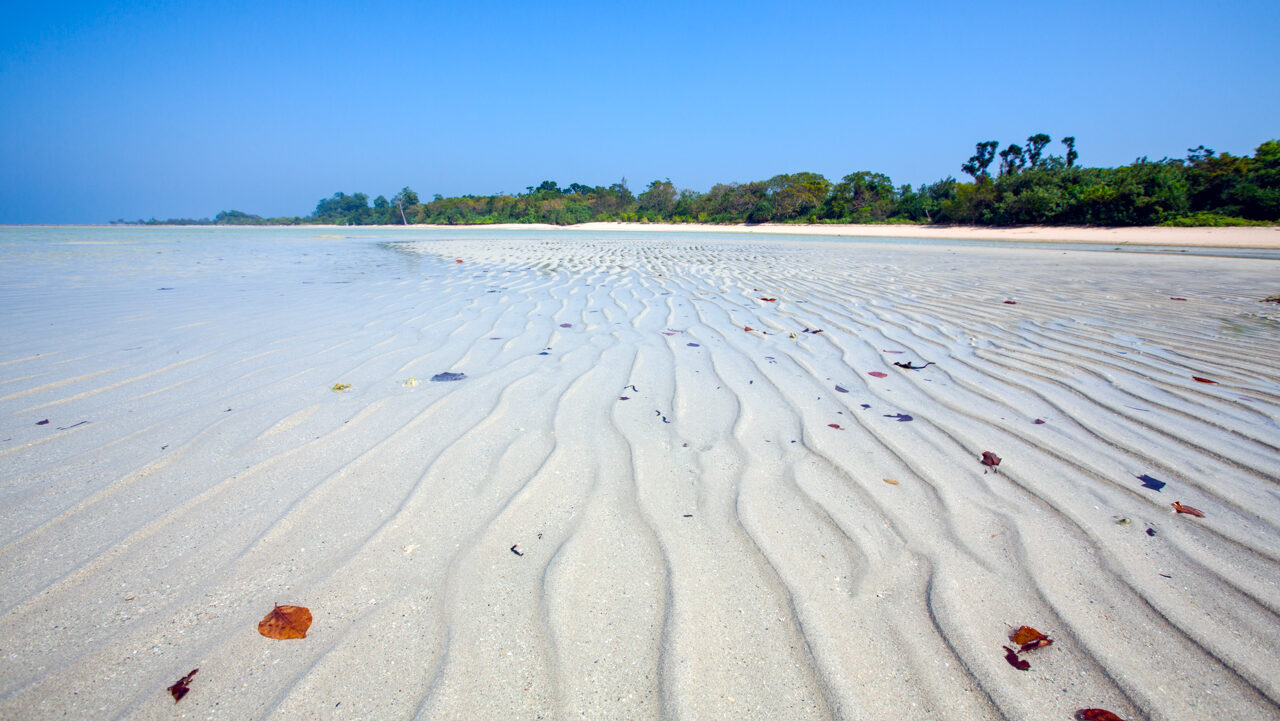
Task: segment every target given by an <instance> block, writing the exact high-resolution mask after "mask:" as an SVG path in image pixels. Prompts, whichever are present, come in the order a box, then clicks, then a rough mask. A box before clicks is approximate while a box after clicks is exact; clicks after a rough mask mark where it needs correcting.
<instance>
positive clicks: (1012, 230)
mask: <svg viewBox="0 0 1280 721" xmlns="http://www.w3.org/2000/svg"><path fill="white" fill-rule="evenodd" d="M3 227H12V228H58V227H62V228H235V229H249V228H317V229H330V228H343V229H363V230H394V229H405V230H409V229H433V230H435V229H441V230H452V231H463V232H467V231H472V230H476V231H479V230H578V231H581V230H592V231H602V232H651V233H751V234H759V235H805V236H815V237H818V238H822V237H828V238H839V237H848V238H921V239H926V240H979V241H995V242H1009V243H1079V244H1082V245H1119V246H1126V245H1130V246H1175V247H1203V248H1244V249H1259V250H1280V225H1272V226H1247V227H1225V228H1214V227H1196V228H1171V227H1165V226H1134V227H1091V226H1017V227H989V226H976V225H903V224H888V223H881V224H834V223H833V224H825V223H824V224H809V225H791V224H786V223H761V224H758V225H747V224H737V225H711V224H696V223H622V222H590V223H579V224H577V225H550V224H547V223H493V224H488V225H435V224H426V223H423V224H413V225H407V226H405V225H355V226H351V225H323V224H316V225H155V226H149V225H74V224H73V225H14V226H3Z"/></svg>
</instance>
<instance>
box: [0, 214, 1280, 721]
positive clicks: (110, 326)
mask: <svg viewBox="0 0 1280 721" xmlns="http://www.w3.org/2000/svg"><path fill="white" fill-rule="evenodd" d="M326 242H332V241H326ZM360 247H362V248H364V249H365V251H367V253H366V254H363V255H360V256H358V257H357V258H355V259H353V260H350V261H349V262H346V261H344V262H343V263H339V264H337V265H336V266H335V269H329V270H325V271H323V272H321V271H313V270H309V271H308V273H309V274H305V275H289V274H288V272H286V271H283V270H282V271H280V273H279V274H277V275H276V276H274V278H273V279H269V278H266V275H265V274H263V273H259V275H262V276H263V277H262V278H258V279H256V280H247V281H244V283H242V284H239V285H235V284H225V285H217V286H199V287H196V286H195V285H194V282H193V284H188V287H186V288H184V287H183V285H182V283H176V284H175V286H176V287H175V289H174V290H173V291H164V292H165V293H167V295H158V294H157V293H158V291H156V290H154V288H155V286H157V285H158V283H155V282H152V280H151V279H150V278H149V277H148V275H147V272H148V271H147V269H146V267H145V265H142V266H138V267H137V268H136V269H135V270H133V271H130V272H135V273H137V275H138V278H139V279H140V280H139V283H140V284H144V285H145V290H142V289H141V285H140V286H139V289H135V290H127V289H124V288H127V285H128V284H127V283H123V282H121V283H118V284H116V285H117V286H119V287H118V288H117V290H115V291H112V292H107V291H106V290H103V291H101V292H99V293H96V294H95V293H91V292H90V291H86V290H85V289H84V286H83V284H81V283H80V282H79V280H77V282H76V283H75V284H73V285H68V286H67V287H66V289H65V293H63V292H61V291H58V290H57V289H56V288H55V289H54V290H52V291H49V295H47V296H42V297H41V298H42V300H41V301H40V302H39V303H37V302H35V301H33V300H30V298H31V297H32V296H30V292H32V291H31V290H30V287H31V284H29V283H27V282H25V281H24V282H23V283H22V284H17V283H16V282H15V283H10V284H8V285H6V286H4V287H0V301H2V302H3V303H4V307H5V310H6V312H8V313H9V314H10V315H9V317H10V318H12V319H13V320H12V321H10V328H9V331H10V332H9V334H8V335H9V336H10V337H9V338H8V339H7V340H6V341H5V342H4V345H3V351H4V355H3V356H0V363H2V364H0V417H2V418H3V419H4V421H3V424H4V429H3V430H0V435H4V436H6V438H5V439H4V442H3V443H2V444H0V464H3V474H2V476H0V501H3V511H2V512H0V717H2V718H53V717H61V716H63V715H66V716H68V717H78V718H124V717H128V718H171V717H173V716H174V714H175V713H178V714H180V715H183V716H189V717H196V716H211V717H219V718H236V719H244V718H282V719H292V718H297V719H320V718H332V719H367V718H403V719H444V718H456V719H479V718H494V719H498V718H511V719H515V718H593V719H594V718H610V719H612V718H618V719H621V718H654V719H656V718H671V719H676V718H687V719H705V718H724V719H738V718H759V719H826V718H833V719H834V718H839V719H886V718H894V719H921V720H924V719H1030V718H1042V719H1068V718H1071V717H1072V714H1073V713H1074V711H1075V710H1076V709H1077V708H1081V707H1104V708H1110V709H1112V710H1113V711H1115V712H1117V713H1119V714H1120V715H1121V716H1124V717H1125V718H1132V719H1138V718H1149V719H1192V718H1237V719H1275V718H1280V672H1277V670H1276V659H1277V658H1280V492H1278V486H1277V482H1278V480H1280V371H1278V370H1277V365H1276V360H1275V359H1276V355H1277V351H1280V313H1278V312H1277V311H1278V310H1280V309H1277V308H1275V307H1273V306H1267V305H1263V304H1260V303H1258V302H1257V299H1258V298H1261V297H1264V296H1266V295H1271V294H1274V293H1275V292H1277V288H1276V287H1275V279H1276V262H1275V261H1267V260H1248V259H1232V258H1212V257H1178V256H1158V255H1129V254H1110V253H1097V252H1085V251H1068V252H1061V251H1049V250H1044V249H1036V250H1030V249H997V248H980V247H958V246H955V247H953V246H921V247H901V246H898V247H895V246H893V245H890V244H878V243H840V242H820V241H775V240H769V239H766V238H761V237H752V238H744V237H740V236H739V237H734V236H726V237H717V236H706V235H704V236H697V237H694V236H690V237H684V236H678V235H671V236H670V237H662V238H659V239H656V240H655V239H650V238H643V237H628V236H625V235H617V236H610V237H606V238H602V237H600V236H593V235H591V234H589V233H581V232H579V233H572V232H570V233H541V234H538V233H532V234H525V235H522V234H511V233H507V234H500V235H498V236H496V237H494V238H490V239H482V238H480V237H477V236H476V235H475V234H471V235H468V236H465V237H464V238H462V239H457V238H455V239H451V240H417V241H405V242H397V243H392V244H389V245H384V246H380V247H378V248H377V249H376V251H371V250H369V248H370V247H372V246H369V245H368V244H366V245H364V246H360ZM254 253H257V251H254ZM254 253H246V255H245V256H244V259H243V262H244V263H245V267H246V268H249V267H258V266H252V264H251V263H250V261H251V260H252V259H255V258H257V259H258V260H254V261H253V262H254V263H260V262H264V261H261V258H260V256H259V255H255V254H254ZM459 259H460V260H462V261H463V262H462V263H457V262H456V261H457V260H459ZM375 261H376V262H375ZM66 262H70V261H66V260H64V259H60V260H59V263H60V265H59V267H62V266H61V264H62V263H66ZM113 262H116V261H115V260H113ZM279 262H280V263H281V264H282V265H281V267H282V268H283V267H284V265H283V263H284V261H283V260H281V261H279ZM59 272H61V271H59ZM226 277H227V278H231V277H233V276H232V274H230V273H228V275H227V276H226ZM335 280H336V281H340V282H331V281H335ZM50 282H51V283H52V282H53V281H50ZM20 290H21V291H22V292H19V291H20ZM60 293H61V294H60ZM1175 297H1176V298H1186V300H1173V299H1172V298H1175ZM764 298H772V299H776V300H763V299H764ZM158 299H162V300H163V302H158ZM1006 301H1008V302H1006ZM748 329H749V330H748ZM818 330H820V331H821V333H817V332H814V331H818ZM926 361H931V362H933V363H934V365H930V366H928V367H927V368H925V369H924V370H907V369H903V368H901V367H898V366H895V365H894V363H895V362H902V363H907V362H910V363H914V364H916V365H918V364H921V363H923V362H926ZM444 371H451V372H457V373H463V374H465V378H464V379H463V380H461V381H457V382H449V383H436V382H431V381H430V380H429V379H430V378H431V377H432V376H433V375H436V374H438V373H441V372H444ZM871 372H878V373H883V374H885V376H884V377H875V376H872V375H870V373H871ZM1195 376H1199V377H1202V378H1207V379H1211V380H1214V381H1216V383H1213V384H1210V383H1202V382H1198V381H1196V380H1194V378H1193V377H1195ZM410 378H415V379H416V380H417V381H418V383H417V384H416V385H415V384H406V381H407V380H409V379H410ZM335 383H349V384H351V388H350V390H348V391H347V392H343V393H338V392H334V391H332V390H331V388H332V386H333V385H334V384H335ZM837 386H839V387H840V389H842V390H837V388H836V387H837ZM46 418H47V419H49V423H48V424H44V425H37V421H41V420H43V419H46ZM1037 420H1039V421H1043V422H1042V423H1037V422H1036V421H1037ZM82 421H85V422H84V423H81V422H82ZM833 426H835V427H833ZM984 450H990V451H994V452H996V453H997V454H999V455H1000V456H1001V457H1002V458H1003V459H1004V460H1003V462H1002V463H1001V465H1000V466H999V472H998V473H997V472H994V471H993V470H991V469H989V468H987V467H986V466H983V465H982V464H980V463H979V462H978V458H979V456H980V455H981V453H982V451H984ZM886 479H888V480H891V481H896V483H889V482H886ZM1144 479H1155V480H1158V481H1161V482H1163V483H1165V484H1166V485H1165V486H1164V487H1163V488H1162V489H1161V490H1159V491H1157V490H1154V489H1152V488H1149V487H1145V486H1144V484H1143V480H1144ZM1150 485H1154V484H1150ZM1172 501H1180V502H1182V503H1185V504H1189V505H1191V506H1194V507H1196V508H1199V509H1201V510H1202V511H1204V512H1205V516H1206V517H1205V518H1202V519H1201V518H1193V517H1190V516H1186V515H1178V514H1175V513H1174V511H1173V509H1172V508H1171V507H1170V503H1171V502H1172ZM512 549H514V551H513V550H512ZM516 551H518V553H517V552H516ZM275 602H279V603H291V604H298V605H306V606H308V607H310V608H311V609H312V611H313V613H314V615H315V618H316V622H315V624H314V626H313V627H312V631H311V634H310V636H309V637H308V638H307V639H305V640H303V641H291V642H272V641H267V640H265V639H263V638H261V637H260V636H258V635H257V633H256V632H255V624H256V621H257V619H258V618H260V617H261V616H262V614H263V613H265V611H266V610H268V609H270V607H271V604H272V603H275ZM1021 624H1030V625H1033V626H1035V627H1037V628H1039V629H1041V630H1044V631H1047V632H1048V633H1049V634H1050V635H1051V636H1052V637H1053V638H1054V639H1055V644H1054V645H1053V646H1051V647H1049V648H1046V649H1041V650H1038V651H1035V652H1033V653H1031V654H1028V656H1027V658H1028V660H1029V661H1030V662H1031V664H1032V668H1031V670H1030V671H1026V672H1022V671H1018V670H1015V669H1014V668H1012V667H1011V666H1009V665H1008V664H1007V663H1006V662H1005V659H1004V657H1003V652H1002V651H1001V649H1000V647H1001V645H1002V644H1004V643H1007V636H1008V633H1009V631H1010V630H1011V629H1012V628H1013V627H1016V626H1018V625H1021ZM195 667H199V668H200V669H201V670H200V673H199V675H198V676H197V677H196V678H195V680H194V681H193V683H192V691H191V693H190V694H189V696H187V698H185V699H184V700H183V701H182V703H181V705H179V706H177V707H176V709H175V708H174V707H173V702H172V701H171V700H170V698H169V697H168V695H167V694H165V693H164V688H165V687H166V686H167V685H168V684H170V683H172V682H173V681H175V680H177V678H178V677H180V676H182V675H183V674H185V673H186V672H187V671H189V670H190V669H191V668H195Z"/></svg>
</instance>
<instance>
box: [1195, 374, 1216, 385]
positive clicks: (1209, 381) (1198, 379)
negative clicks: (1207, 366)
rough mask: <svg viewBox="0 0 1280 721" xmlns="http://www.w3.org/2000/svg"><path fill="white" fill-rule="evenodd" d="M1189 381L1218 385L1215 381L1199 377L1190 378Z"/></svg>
mask: <svg viewBox="0 0 1280 721" xmlns="http://www.w3.org/2000/svg"><path fill="white" fill-rule="evenodd" d="M1191 379H1192V380H1194V381H1197V382H1200V383H1212V384H1214V385H1218V382H1217V381H1211V380H1209V379H1208V378H1201V377H1200V376H1191Z"/></svg>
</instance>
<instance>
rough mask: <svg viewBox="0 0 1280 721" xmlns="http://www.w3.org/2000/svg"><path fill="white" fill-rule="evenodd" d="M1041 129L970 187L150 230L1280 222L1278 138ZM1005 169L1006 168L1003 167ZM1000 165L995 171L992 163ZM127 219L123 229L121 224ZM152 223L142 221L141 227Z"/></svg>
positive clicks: (460, 206) (540, 195)
mask: <svg viewBox="0 0 1280 721" xmlns="http://www.w3.org/2000/svg"><path fill="white" fill-rule="evenodd" d="M1060 143H1061V145H1062V146H1063V153H1062V154H1061V155H1055V154H1053V153H1052V152H1050V150H1051V148H1052V147H1053V146H1052V139H1051V138H1050V137H1049V136H1048V135H1046V134H1044V133H1037V134H1035V135H1032V136H1030V137H1029V138H1027V140H1026V144H1025V145H1020V144H1017V143H1011V144H1009V145H1007V146H1005V147H1004V148H1003V149H1001V148H1000V143H998V142H997V141H994V140H988V141H983V142H979V143H977V144H976V145H975V146H974V154H973V155H972V156H970V157H969V159H968V160H967V161H965V162H964V163H963V164H961V166H960V171H961V173H963V174H965V175H967V176H969V178H970V180H969V181H967V182H965V181H960V180H957V179H956V178H955V177H951V176H948V177H947V178H944V179H942V180H939V181H937V182H935V183H928V184H921V185H919V186H917V187H912V186H911V185H901V186H895V185H894V183H893V181H892V180H891V179H890V178H889V176H887V175H884V174H883V173H875V172H870V171H859V172H855V173H850V174H849V175H846V176H844V177H843V178H841V179H840V180H839V181H837V182H832V181H830V180H828V179H827V178H825V177H823V176H822V175H820V174H817V173H809V172H801V173H790V174H783V175H775V176H774V177H772V178H769V179H768V180H759V181H751V182H747V183H718V184H716V185H714V186H712V187H711V189H710V190H708V191H706V192H698V191H695V190H690V189H685V188H677V187H676V186H675V185H674V184H672V182H671V180H670V179H669V178H668V179H664V180H654V181H652V182H650V183H649V184H648V186H647V187H646V188H645V190H643V191H642V192H640V193H638V194H635V193H632V191H631V190H630V188H629V187H628V185H627V181H626V178H623V179H622V180H621V181H619V182H617V183H614V184H612V185H609V186H599V185H597V186H588V185H582V184H580V183H572V184H570V185H569V186H567V187H561V186H560V185H559V184H558V183H557V182H556V181H553V180H545V181H543V182H542V183H541V184H539V185H537V186H529V187H527V188H525V192H524V193H513V194H507V193H498V194H494V195H463V196H458V197H449V198H446V197H443V196H441V195H435V196H434V197H433V198H432V199H431V200H429V201H426V202H423V201H422V200H421V199H420V198H419V197H418V194H417V193H415V192H414V191H413V190H411V189H410V188H407V187H406V188H403V189H402V190H401V191H400V192H398V193H396V194H395V195H394V196H392V197H391V199H389V200H388V199H387V198H386V197H385V196H382V195H379V196H377V197H376V198H374V199H373V202H372V204H370V202H369V196H368V195H366V194H364V193H353V194H351V195H347V194H345V193H341V192H339V193H335V194H333V195H332V196H330V197H328V198H323V199H321V200H320V201H319V202H318V203H317V204H316V208H315V210H314V211H313V212H312V213H311V214H310V215H308V216H305V217H285V218H261V217H259V216H256V215H249V214H246V213H242V212H240V211H235V210H228V211H223V212H221V213H219V214H218V215H217V216H216V217H215V218H213V219H212V220H209V219H202V220H199V221H190V220H180V221H156V220H154V219H153V220H151V221H145V222H147V223H171V222H181V223H184V224H191V223H195V224H215V225H249V224H255V225H257V224H316V223H324V224H338V225H371V224H379V225H410V224H417V223H431V224H440V225H482V224H491V223H550V224H554V225H573V224H576V223H584V222H588V221H624V222H663V223H725V224H730V223H766V222H767V223H921V224H924V223H928V224H962V225H996V226H999V225H1100V226H1131V225H1159V224H1164V225H1196V226H1204V225H1251V224H1267V223H1274V222H1277V221H1280V141H1277V140H1269V141H1267V142H1265V143H1263V144H1261V145H1259V146H1258V147H1257V149H1256V150H1255V152H1254V154H1253V155H1252V156H1235V155H1232V154H1230V153H1215V152H1214V151H1213V150H1211V149H1208V148H1206V147H1204V146H1203V145H1201V146H1199V147H1197V148H1192V149H1190V150H1188V152H1187V156H1186V157H1185V158H1178V159H1171V158H1163V159H1161V160H1155V161H1152V160H1148V159H1147V158H1145V157H1143V158H1138V159H1137V160H1135V161H1134V162H1133V163H1131V164H1129V165H1122V166H1119V167H1116V168H1089V167H1082V166H1080V165H1079V164H1078V163H1077V162H1076V161H1077V160H1078V159H1079V153H1078V152H1077V151H1076V140H1075V138H1074V137H1066V138H1063V139H1062V140H1061V141H1060ZM997 159H998V160H999V162H998V164H997V163H996V161H997ZM993 164H995V166H996V167H995V168H994V175H993V168H992V165H993ZM119 222H124V221H119ZM138 222H140V223H141V222H144V221H138Z"/></svg>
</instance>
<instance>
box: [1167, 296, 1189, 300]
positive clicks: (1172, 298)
mask: <svg viewBox="0 0 1280 721" xmlns="http://www.w3.org/2000/svg"><path fill="white" fill-rule="evenodd" d="M1169 300H1186V298H1174V297H1173V296H1169Z"/></svg>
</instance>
